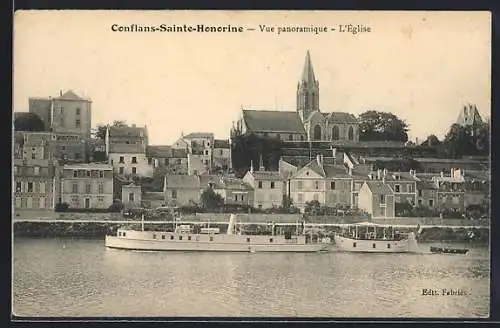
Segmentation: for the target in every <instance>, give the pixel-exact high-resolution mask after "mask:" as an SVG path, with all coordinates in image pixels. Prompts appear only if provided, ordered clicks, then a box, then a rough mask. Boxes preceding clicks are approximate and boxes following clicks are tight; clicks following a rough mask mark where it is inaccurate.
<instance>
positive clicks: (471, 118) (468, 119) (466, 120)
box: [457, 104, 483, 126]
mask: <svg viewBox="0 0 500 328" xmlns="http://www.w3.org/2000/svg"><path fill="white" fill-rule="evenodd" d="M482 122H483V120H482V118H481V115H479V111H478V110H477V106H476V105H471V104H468V105H467V106H464V108H463V109H462V110H461V111H460V114H459V115H458V119H457V124H460V125H462V126H466V125H474V124H479V123H482Z"/></svg>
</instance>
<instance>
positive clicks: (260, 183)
mask: <svg viewBox="0 0 500 328" xmlns="http://www.w3.org/2000/svg"><path fill="white" fill-rule="evenodd" d="M259 189H262V181H259Z"/></svg>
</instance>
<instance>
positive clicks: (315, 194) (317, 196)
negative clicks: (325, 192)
mask: <svg viewBox="0 0 500 328" xmlns="http://www.w3.org/2000/svg"><path fill="white" fill-rule="evenodd" d="M313 200H316V201H318V200H319V195H318V194H317V193H314V195H313Z"/></svg>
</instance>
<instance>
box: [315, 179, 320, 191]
mask: <svg viewBox="0 0 500 328" xmlns="http://www.w3.org/2000/svg"><path fill="white" fill-rule="evenodd" d="M314 189H316V190H318V189H319V181H314Z"/></svg>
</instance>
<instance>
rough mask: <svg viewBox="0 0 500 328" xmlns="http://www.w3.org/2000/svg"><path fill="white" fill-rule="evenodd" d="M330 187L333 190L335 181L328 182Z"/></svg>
mask: <svg viewBox="0 0 500 328" xmlns="http://www.w3.org/2000/svg"><path fill="white" fill-rule="evenodd" d="M330 189H331V190H335V181H332V182H330Z"/></svg>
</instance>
